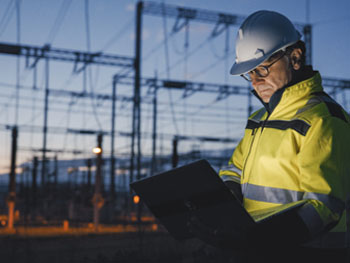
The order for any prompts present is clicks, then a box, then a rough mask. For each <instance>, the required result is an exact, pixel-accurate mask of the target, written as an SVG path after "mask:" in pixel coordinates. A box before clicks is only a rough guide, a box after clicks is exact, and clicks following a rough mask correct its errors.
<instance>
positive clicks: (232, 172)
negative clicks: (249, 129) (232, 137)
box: [219, 138, 244, 184]
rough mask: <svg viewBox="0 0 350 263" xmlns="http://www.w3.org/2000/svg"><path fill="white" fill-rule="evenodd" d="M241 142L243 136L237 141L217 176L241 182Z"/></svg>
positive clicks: (225, 179)
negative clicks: (227, 160)
mask: <svg viewBox="0 0 350 263" xmlns="http://www.w3.org/2000/svg"><path fill="white" fill-rule="evenodd" d="M243 143H244V138H243V139H242V140H241V141H240V142H239V144H238V145H237V147H236V149H235V150H234V152H233V154H232V156H231V158H230V160H229V162H228V165H227V166H224V167H222V168H221V170H220V172H219V176H220V177H221V179H222V180H223V181H225V182H226V181H233V182H235V183H238V184H240V183H241V173H242V168H243V146H242V145H243Z"/></svg>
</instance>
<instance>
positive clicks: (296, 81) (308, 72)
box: [252, 66, 321, 115]
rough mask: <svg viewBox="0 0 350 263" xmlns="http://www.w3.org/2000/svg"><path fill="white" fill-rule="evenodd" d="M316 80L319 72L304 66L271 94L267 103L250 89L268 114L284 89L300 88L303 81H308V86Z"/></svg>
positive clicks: (274, 106) (318, 78) (318, 77)
mask: <svg viewBox="0 0 350 263" xmlns="http://www.w3.org/2000/svg"><path fill="white" fill-rule="evenodd" d="M318 80H320V81H321V77H320V74H319V72H318V71H313V70H312V67H311V66H305V69H304V70H303V72H302V73H300V74H298V75H296V77H295V78H293V79H292V80H291V81H290V82H289V83H288V84H287V85H286V86H284V87H282V88H281V89H279V90H277V91H276V92H275V93H274V94H273V95H272V96H271V98H270V102H269V103H266V102H263V100H262V99H261V98H260V97H259V96H258V94H257V92H256V91H255V90H254V89H253V90H252V93H253V94H254V95H255V96H256V97H257V98H258V99H259V100H260V101H261V103H262V104H263V105H264V107H265V109H266V111H267V112H268V113H269V115H270V114H271V113H272V112H273V110H274V109H275V108H276V107H277V105H278V104H279V103H280V101H281V98H282V95H283V94H284V93H285V91H286V90H288V91H289V92H290V91H292V90H294V89H300V88H301V87H302V86H303V85H304V84H305V83H308V86H310V85H311V84H312V83H314V82H315V81H316V82H317V81H318ZM311 82H312V83H311ZM288 91H287V92H288Z"/></svg>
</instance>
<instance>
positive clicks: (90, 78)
mask: <svg viewBox="0 0 350 263" xmlns="http://www.w3.org/2000/svg"><path fill="white" fill-rule="evenodd" d="M85 30H86V45H87V51H88V52H89V53H90V51H91V40H90V17H89V0H85ZM87 70H88V77H89V83H90V85H89V86H90V92H91V94H94V87H93V83H92V72H91V67H88V68H87ZM91 106H92V109H93V112H94V117H95V120H96V123H97V126H98V127H99V129H100V130H102V125H101V122H100V120H99V118H98V114H97V109H96V105H95V102H94V99H93V96H91Z"/></svg>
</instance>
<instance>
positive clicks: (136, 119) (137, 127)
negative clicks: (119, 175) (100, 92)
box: [130, 2, 143, 182]
mask: <svg viewBox="0 0 350 263" xmlns="http://www.w3.org/2000/svg"><path fill="white" fill-rule="evenodd" d="M142 10H143V2H138V3H137V8H136V28H135V30H136V38H135V61H134V68H135V75H134V107H133V118H132V137H131V158H130V181H131V182H132V181H133V180H134V158H135V136H136V138H137V163H136V167H137V179H140V176H141V174H140V172H141V141H140V139H141V136H140V132H141V109H140V104H141V96H140V86H141V84H140V82H141V47H142V45H141V40H142V38H141V36H142Z"/></svg>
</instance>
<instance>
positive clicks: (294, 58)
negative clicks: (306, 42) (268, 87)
mask: <svg viewBox="0 0 350 263" xmlns="http://www.w3.org/2000/svg"><path fill="white" fill-rule="evenodd" d="M302 54H303V52H302V51H301V49H300V48H295V49H293V51H292V53H291V54H290V61H291V64H292V67H293V69H294V70H299V69H300V68H301V56H302Z"/></svg>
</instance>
